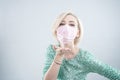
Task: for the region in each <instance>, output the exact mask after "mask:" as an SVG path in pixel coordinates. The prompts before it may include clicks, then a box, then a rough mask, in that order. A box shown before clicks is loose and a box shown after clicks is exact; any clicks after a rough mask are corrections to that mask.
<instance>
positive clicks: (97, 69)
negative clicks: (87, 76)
mask: <svg viewBox="0 0 120 80" xmlns="http://www.w3.org/2000/svg"><path fill="white" fill-rule="evenodd" d="M85 56H86V58H85V65H86V66H87V67H88V69H89V71H90V72H94V73H98V74H100V75H102V76H104V77H107V78H109V79H110V80H120V71H118V70H117V69H115V68H113V67H112V66H110V65H108V64H105V63H103V62H102V61H100V60H98V59H96V58H95V57H94V56H93V55H92V54H91V53H89V52H87V53H86V54H85Z"/></svg>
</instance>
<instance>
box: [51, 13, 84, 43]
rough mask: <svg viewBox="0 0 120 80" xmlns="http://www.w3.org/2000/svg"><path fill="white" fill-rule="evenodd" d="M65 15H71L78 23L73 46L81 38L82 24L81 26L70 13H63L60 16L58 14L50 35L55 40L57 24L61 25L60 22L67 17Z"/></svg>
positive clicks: (78, 21)
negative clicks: (77, 34)
mask: <svg viewBox="0 0 120 80" xmlns="http://www.w3.org/2000/svg"><path fill="white" fill-rule="evenodd" d="M67 15H71V16H73V17H75V18H76V20H77V23H78V30H79V33H80V34H79V37H76V38H75V40H74V44H75V45H77V44H78V42H79V41H80V40H81V38H82V35H83V28H82V24H81V21H80V20H79V19H78V18H77V17H76V16H75V15H74V14H73V13H72V12H69V11H67V12H63V13H62V14H60V16H58V18H56V21H55V23H54V25H53V27H52V33H53V36H54V37H55V38H56V37H57V35H56V30H57V28H58V27H59V24H60V23H61V21H62V20H63V19H64V18H65V17H66V16H67Z"/></svg>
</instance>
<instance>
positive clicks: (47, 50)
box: [46, 44, 55, 56]
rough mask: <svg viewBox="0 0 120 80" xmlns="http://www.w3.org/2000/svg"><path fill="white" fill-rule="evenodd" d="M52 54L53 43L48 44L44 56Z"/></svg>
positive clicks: (53, 53) (53, 51)
mask: <svg viewBox="0 0 120 80" xmlns="http://www.w3.org/2000/svg"><path fill="white" fill-rule="evenodd" d="M54 55H55V50H54V45H53V44H49V45H48V46H47V48H46V56H54Z"/></svg>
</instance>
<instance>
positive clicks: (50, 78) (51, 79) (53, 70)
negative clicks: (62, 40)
mask: <svg viewBox="0 0 120 80" xmlns="http://www.w3.org/2000/svg"><path fill="white" fill-rule="evenodd" d="M54 61H61V63H62V57H61V56H55V58H54V60H53V62H52V64H51V66H50V68H49V69H48V71H47V72H46V73H45V76H44V80H56V79H57V76H58V73H59V69H60V66H61V65H59V64H57V63H55V62H54Z"/></svg>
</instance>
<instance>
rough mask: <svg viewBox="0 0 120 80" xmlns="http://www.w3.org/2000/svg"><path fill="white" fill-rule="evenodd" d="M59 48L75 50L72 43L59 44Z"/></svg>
mask: <svg viewBox="0 0 120 80" xmlns="http://www.w3.org/2000/svg"><path fill="white" fill-rule="evenodd" d="M61 47H63V48H70V49H74V48H75V45H74V43H73V42H70V43H65V44H61Z"/></svg>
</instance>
